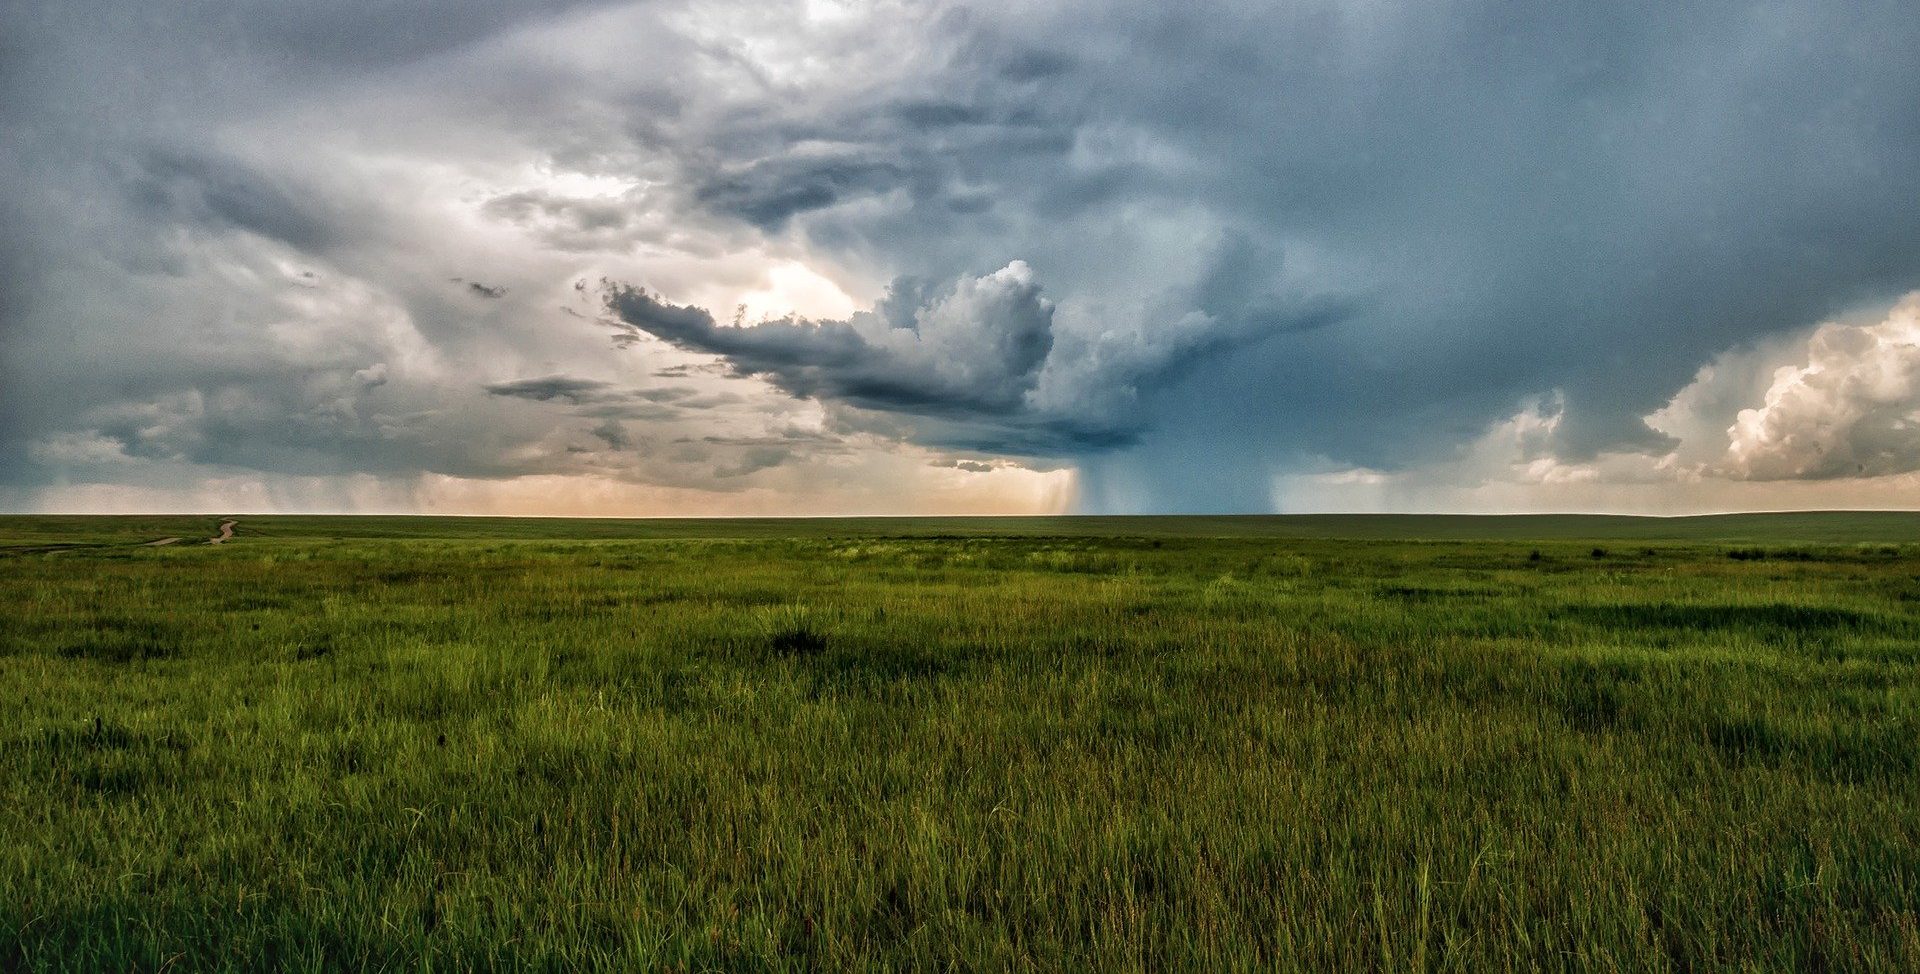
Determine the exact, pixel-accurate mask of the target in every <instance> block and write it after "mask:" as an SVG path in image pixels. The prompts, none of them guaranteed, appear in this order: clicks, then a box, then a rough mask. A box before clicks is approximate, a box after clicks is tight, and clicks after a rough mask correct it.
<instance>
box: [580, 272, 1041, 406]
mask: <svg viewBox="0 0 1920 974" xmlns="http://www.w3.org/2000/svg"><path fill="white" fill-rule="evenodd" d="M914 287H915V285H913V284H912V283H911V282H901V283H899V284H897V285H896V288H895V291H894V293H893V294H892V295H891V296H890V298H889V300H888V301H885V302H882V307H881V310H880V311H878V312H863V313H860V314H856V315H855V316H854V317H852V318H851V319H848V320H845V321H806V320H800V319H794V318H784V319H780V320H776V321H765V322H760V323H757V324H750V325H748V324H735V325H730V326H729V325H721V324H719V323H718V322H716V321H715V320H714V318H713V315H712V314H710V313H708V312H707V311H704V310H702V309H699V308H695V307H692V306H686V305H675V304H671V303H668V302H666V301H664V300H662V299H661V298H659V297H657V296H655V295H653V294H651V293H649V292H647V291H646V290H644V289H642V288H636V287H626V286H619V287H614V288H612V289H611V290H610V291H609V292H608V295H607V309H608V311H609V313H610V314H612V315H613V316H614V317H615V318H617V319H618V320H619V321H622V322H624V323H626V324H627V325H630V326H632V327H633V328H635V329H637V330H639V331H642V332H645V333H647V334H650V335H653V336H656V337H658V338H661V339H663V340H665V341H667V342H670V343H672V344H674V345H676V346H678V347H680V348H684V349H687V350H690V351H696V352H702V353H707V354H712V355H718V356H721V357H723V358H724V359H725V361H726V362H727V363H728V364H729V365H731V367H732V368H733V371H734V372H735V373H736V374H738V375H742V376H754V375H759V376H765V377H766V378H767V379H768V380H769V381H771V382H772V383H773V384H774V385H775V386H777V387H779V388H780V389H782V390H784V391H786V392H787V393H789V394H791V395H794V396H800V397H819V398H823V399H830V400H838V401H843V402H846V403H849V404H851V405H854V406H859V407H862V408H866V409H876V410H882V411H899V412H907V413H917V414H924V415H930V416H937V417H950V418H961V419H966V418H977V417H1009V416H1013V415H1015V414H1017V413H1019V412H1020V411H1021V410H1022V408H1023V407H1024V405H1025V404H1026V402H1027V399H1028V397H1029V395H1030V394H1031V393H1032V391H1033V390H1034V388H1035V386H1036V385H1037V384H1038V382H1039V375H1040V370H1041V368H1042V367H1043V366H1044V365H1045V364H1046V362H1047V355H1048V352H1049V351H1050V350H1051V349H1052V347H1053V341H1054V336H1053V314H1054V306H1053V302H1051V301H1049V300H1047V299H1046V298H1045V297H1043V296H1042V295H1041V291H1040V285H1039V284H1038V283H1037V282H1036V281H1035V280H1034V277H1033V272H1032V270H1031V269H1030V268H1028V267H1027V265H1026V264H1024V263H1022V262H1020V261H1014V262H1012V263H1010V264H1008V265H1007V266H1005V267H1003V268H1001V269H1000V270H998V271H994V272H993V273H991V274H986V275H982V276H979V277H963V278H961V279H959V280H958V281H955V282H954V283H953V284H952V285H951V286H950V287H948V288H946V289H944V290H942V291H940V292H939V293H937V294H934V295H932V296H931V297H930V298H929V299H928V300H927V301H926V303H924V304H920V305H919V306H918V307H915V308H912V309H911V310H910V311H906V310H904V309H903V308H902V307H901V298H902V297H903V296H904V295H906V294H907V293H908V292H910V291H911V290H912V289H913V288H914Z"/></svg>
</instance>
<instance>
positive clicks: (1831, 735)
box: [0, 514, 1920, 971]
mask: <svg viewBox="0 0 1920 974" xmlns="http://www.w3.org/2000/svg"><path fill="white" fill-rule="evenodd" d="M218 523H219V519H218V518H211V517H143V518H78V517H57V518H26V517H5V518H0V967H4V968H9V969H16V968H24V969H32V970H116V971H118V970H138V969H154V970H158V969H171V970H210V969H248V970H262V969H278V970H315V971H321V970H329V971H330V970H340V969H357V968H383V969H404V970H413V969H428V968H431V969H440V970H469V969H474V970H490V969H514V970H519V969H528V968H533V969H554V970H571V969H622V970H679V971H695V970H831V971H839V970H898V969H964V970H989V971H991V970H1005V969H1035V970H1080V969H1089V968H1099V969H1114V970H1142V971H1147V970H1151V971H1158V970H1171V969H1185V970H1208V971H1211V970H1241V969H1262V970H1271V969H1281V970H1306V971H1329V970H1383V971H1424V970H1456V971H1533V970H1636V971H1638V970H1655V971H1660V970H1676V971H1677V970H1755V971H1798V970H1834V971H1873V970H1885V971H1912V970H1920V515H1909V514H1824V515H1822V514H1815V515H1747V516H1729V517H1722V518H1697V519H1683V520H1672V519H1635V518H1586V517H1522V518H1424V517H1408V518H1391V517H1324V518H1035V519H996V520H974V519H924V520H893V519H861V520H808V521H605V520H600V521H570V520H478V519H411V518H254V517H247V518H242V519H241V521H240V525H239V528H238V533H237V535H236V536H235V538H234V539H233V540H232V541H231V542H229V543H227V544H225V545H221V546H209V545H204V544H197V543H193V542H196V541H198V540H202V539H205V538H207V537H209V536H210V535H212V534H213V533H214V532H215V529H216V527H217V525H218ZM161 537H182V538H184V539H186V540H185V541H183V542H181V543H179V544H175V545H172V546H169V547H161V548H150V547H144V546H142V544H143V542H146V541H151V540H154V539H157V538H161Z"/></svg>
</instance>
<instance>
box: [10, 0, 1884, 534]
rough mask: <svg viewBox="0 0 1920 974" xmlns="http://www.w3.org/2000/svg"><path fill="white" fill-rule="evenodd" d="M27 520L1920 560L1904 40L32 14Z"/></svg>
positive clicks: (1798, 22) (21, 45)
mask: <svg viewBox="0 0 1920 974" xmlns="http://www.w3.org/2000/svg"><path fill="white" fill-rule="evenodd" d="M0 11H3V13H0V17H3V18H4V22H3V23H0V28H4V29H0V92H4V95H5V97H4V98H0V126H4V132H5V136H6V137H5V138H4V139H0V506H4V507H7V508H12V509H34V510H40V509H60V510H78V509H129V508H167V507H171V508H182V507H191V508H206V509H220V510H243V509H244V510H255V509H325V510H337V509H351V510H458V511H476V512H492V511H515V512H529V513H533V512H547V513H631V514H659V513H676V512H684V513H748V512H752V513H781V512H792V513H835V512H854V511H876V512H900V513H904V512H918V511H978V512H986V511H1028V510H1058V509H1079V510H1088V511H1168V510H1176V511H1177V510H1190V511H1211V510H1250V511H1254V510H1272V509H1283V510H1305V509H1313V510H1334V509H1418V510H1428V509H1463V510H1513V509H1527V510H1541V509H1607V510H1633V511H1660V512H1672V511H1686V510H1716V509H1730V508H1755V507H1809V506H1811V507H1846V506H1912V505H1913V503H1914V499H1915V498H1916V497H1920V494H1916V493H1915V492H1914V491H1915V488H1916V487H1920V474H1916V471H1920V317H1917V316H1920V299H1916V298H1905V299H1903V295H1906V294H1908V293H1910V292H1914V291H1916V290H1920V233H1916V232H1915V230H1916V228H1917V227H1920V192H1916V191H1915V187H1916V186H1920V60H1917V59H1916V58H1915V57H1914V56H1913V52H1914V51H1915V50H1920V8H1916V7H1915V6H1914V5H1913V4H1912V3H1910V2H1905V0H1900V2H1872V0H1867V2H1860V3H1851V4H1831V3H1817V2H1781V3H1764V2H1763V3H1758V4H1755V3H1748V2H1742V3H1737V4H1736V3H1725V4H1722V3H1713V2H1703V3H1693V4H1682V5H1675V4H1665V3H1661V4H1655V3H1648V4H1634V3H1617V4H1606V5H1588V4H1555V5H1531V6H1529V5H1520V6H1516V5H1513V4H1503V3H1458V2H1422V3H1404V4H1402V3H1391V2H1385V3H1383V2H1364V3H1361V2H1346V3H1292V4H1267V3H1260V4H1251V3H1249V4H1195V5H1169V4H1153V3H1101V4H1075V3H1065V4H1044V5H1041V4H1016V3H1005V4H1000V3H980V4H969V5H958V4H941V3H905V2H879V3H863V4H840V3H834V2H830V0H814V2H804V3H791V4H782V3H766V2H754V3H719V2H651V3H611V2H609V3H589V2H581V3H564V2H552V3H501V2H491V0H486V2H462V3H457V4H456V3H451V2H444V3H443V2H418V3H413V4H392V3H386V2H374V0H349V2H343V3H332V4H324V5H313V4H293V3H269V2H264V0H254V2H235V3H228V4H204V3H189V2H185V0H146V2H142V3H138V4H135V3H130V2H126V3H122V2H120V0H96V2H89V3H85V4H80V3H63V2H58V0H55V2H38V3H23V2H9V3H5V4H4V5H0Z"/></svg>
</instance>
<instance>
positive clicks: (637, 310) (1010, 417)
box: [606, 243, 1351, 454]
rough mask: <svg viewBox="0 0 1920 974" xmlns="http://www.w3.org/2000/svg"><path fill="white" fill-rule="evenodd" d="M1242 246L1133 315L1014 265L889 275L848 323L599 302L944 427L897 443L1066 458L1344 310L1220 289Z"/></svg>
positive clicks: (652, 326) (739, 360)
mask: <svg viewBox="0 0 1920 974" xmlns="http://www.w3.org/2000/svg"><path fill="white" fill-rule="evenodd" d="M1244 250H1245V247H1244V245H1243V244H1241V243H1235V244H1233V245H1232V246H1230V247H1229V248H1228V249H1227V250H1226V252H1225V253H1224V256H1223V257H1222V258H1221V259H1219V260H1217V261H1216V262H1215V264H1214V266H1213V267H1212V269H1211V271H1210V274H1209V277H1208V279H1207V280H1205V281H1203V282H1201V284H1199V285H1197V286H1196V287H1194V288H1189V289H1181V290H1176V291H1173V292H1171V293H1169V294H1164V295H1161V296H1159V297H1157V298H1156V299H1155V300H1153V301H1152V302H1149V303H1146V304H1144V305H1142V306H1137V307H1132V308H1122V309H1106V308H1098V307H1093V306H1084V305H1083V306H1077V307H1075V308H1074V309H1072V310H1071V311H1070V312H1069V315H1068V317H1067V318H1066V319H1065V320H1062V319H1061V318H1060V317H1059V316H1058V313H1057V309H1056V307H1055V305H1054V303H1053V302H1052V301H1050V300H1048V299H1047V298H1045V297H1044V296H1042V294H1041V288H1040V285H1039V283H1038V282H1037V281H1036V280H1035V279H1034V274H1033V271H1032V269H1031V268H1030V267H1028V266H1027V265H1026V263H1025V262H1023V261H1017V260H1016V261H1013V262H1011V263H1009V264H1007V265H1006V266H1005V267H1003V268H1001V269H1000V270H998V271H995V272H993V273H991V274H986V275H981V276H963V277H961V278H959V279H958V280H956V281H954V282H952V283H951V284H949V285H946V286H944V287H935V286H933V285H931V284H929V282H926V281H924V280H916V279H912V278H901V279H898V280H896V281H895V282H894V284H893V285H892V287H891V288H890V289H889V290H888V293H887V294H886V296H885V297H884V298H882V299H881V300H880V301H879V302H878V304H877V305H876V306H875V307H874V309H873V310H871V311H865V312H860V313H857V314H855V315H854V316H852V317H851V318H848V319H846V320H827V321H809V320H804V319H797V318H793V317H787V318H782V319H778V320H773V321H763V322H759V323H756V324H745V323H742V322H735V323H734V324H733V325H722V324H720V323H718V322H717V321H715V320H714V317H713V315H712V314H711V313H710V312H707V311H705V310H703V309H700V308H696V307H692V306H689V305H675V304H672V303H670V302H668V301H666V300H664V299H662V298H661V297H659V296H658V295H655V294H652V293H650V292H648V291H646V290H645V289H643V288H638V287H632V286H615V287H612V288H611V289H610V290H609V291H608V294H607V299H606V300H607V309H608V313H609V314H610V315H611V316H612V317H613V318H614V319H615V320H617V321H620V322H623V323H625V324H626V325H628V326H630V327H632V328H634V329H635V330H637V331H639V332H643V333H645V334H649V335H652V336H655V337H657V338H660V339H662V340H664V341H667V342H669V343H671V344H673V345H675V346H677V347H679V348H683V349H687V350H690V351H695V352H701V353H706V354H711V355H717V356H720V357H721V358H722V360H724V361H725V362H726V363H728V365H729V366H730V367H731V369H732V371H733V372H734V374H736V375H740V376H763V377H765V378H767V379H768V380H769V381H770V382H772V383H773V385H775V386H776V387H778V388H779V389H781V390H783V391H785V392H787V393H788V394H790V395H793V396H797V397H803V398H817V399H821V400H825V401H829V402H833V403H839V404H845V405H849V406H853V407H857V408H858V409H861V410H868V411H874V412H880V413H900V414H909V415H917V416H926V417H932V418H934V419H937V420H943V421H948V423H947V424H946V425H936V426H934V427H931V428H927V429H922V430H919V431H918V432H917V433H908V434H906V435H913V436H917V437H918V438H920V439H923V440H925V441H928V442H933V443H939V444H943V445H960V446H965V447H967V448H970V449H980V450H988V451H998V452H1007V453H1039V454H1049V453H1051V454H1059V453H1068V454H1072V453H1084V452H1087V451H1098V450H1107V449H1113V448H1116V447H1120V446H1124V445H1126V444H1128V443H1130V442H1132V441H1133V439H1134V437H1135V436H1136V435H1137V434H1138V433H1139V432H1140V431H1141V429H1142V428H1143V427H1144V425H1145V423H1146V421H1147V420H1146V417H1145V416H1143V415H1142V414H1141V412H1140V411H1139V409H1138V408H1137V407H1138V406H1139V397H1140V395H1141V393H1142V392H1143V391H1146V390H1150V389H1152V388H1153V387H1155V386H1156V385H1158V384H1160V383H1163V382H1165V381H1166V380H1167V379H1168V378H1169V377H1170V376H1172V375H1174V374H1176V373H1177V372H1178V371H1179V370H1180V369H1181V368H1183V367H1184V366H1186V365H1188V364H1191V363H1193V362H1195V361H1197V360H1199V359H1200V358H1202V357H1204V356H1205V355H1206V354H1208V353H1210V352H1213V351H1216V350H1219V349H1223V348H1228V347H1232V346H1234V345H1245V344H1249V343H1252V342H1255V341H1258V340H1259V339H1261V338H1264V337H1270V336H1272V335H1275V334H1281V333H1285V332H1289V331H1305V330H1312V329H1315V328H1319V327H1323V326H1325V325H1328V324H1332V323H1334V322H1337V321H1339V320H1341V319H1342V318H1344V317H1346V316H1347V315H1348V314H1350V313H1351V306H1350V303H1349V302H1346V301H1337V300H1327V299H1319V300H1311V301H1309V300H1300V299H1297V298H1287V297H1283V296H1280V295H1277V294H1274V293H1269V292H1268V291H1266V290H1264V289H1261V288H1259V287H1257V286H1251V285H1249V284H1248V283H1246V282H1244V281H1235V282H1233V283H1231V284H1226V285H1223V284H1221V281H1222V280H1224V279H1226V278H1229V277H1247V276H1253V275H1249V274H1248V273H1247V269H1246V268H1243V267H1240V266H1237V265H1238V264H1241V263H1244V262H1245V260H1246V255H1245V253H1243V251H1244ZM1273 263H1274V265H1276V266H1277V263H1278V261H1277V258H1273ZM1193 290H1198V291H1200V292H1201V293H1200V294H1199V295H1197V296H1196V295H1193V294H1192V293H1190V292H1191V291H1193ZM1194 302H1198V303H1201V304H1202V305H1203V307H1201V308H1191V307H1190V304H1191V303H1194ZM1209 308H1211V309H1212V310H1211V311H1210V310H1209ZM1183 309H1186V310H1183Z"/></svg>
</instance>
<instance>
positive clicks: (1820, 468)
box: [1719, 293, 1920, 480]
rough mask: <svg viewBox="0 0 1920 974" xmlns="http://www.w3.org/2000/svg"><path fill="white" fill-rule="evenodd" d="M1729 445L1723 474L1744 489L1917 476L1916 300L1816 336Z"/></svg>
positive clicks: (1919, 296) (1919, 335) (1776, 376)
mask: <svg viewBox="0 0 1920 974" xmlns="http://www.w3.org/2000/svg"><path fill="white" fill-rule="evenodd" d="M1727 436H1728V441H1729V442H1728V445H1727V452H1726V456H1725V458H1724V460H1723V461H1722V462H1721V464H1720V465H1719V469H1720V470H1722V471H1724V472H1725V473H1726V474H1727V475H1728V476H1732V477H1738V478H1741V479H1747V480H1795V479H1804V480H1818V479H1827V478H1833V477H1871V476H1878V475H1882V474H1892V473H1905V472H1908V471H1913V470H1920V293H1915V294H1911V295H1908V296H1907V298H1906V299H1905V300H1903V301H1901V302H1900V304H1898V305H1897V306H1895V307H1894V309H1893V310H1892V312H1891V313H1889V314H1888V316H1887V318H1886V320H1884V321H1881V322H1879V323H1877V324H1871V325H1846V324H1839V323H1830V324H1825V325H1822V326H1820V328H1819V329H1817V330H1816V331H1815V332H1814V333H1813V336H1812V337H1811V338H1809V339H1808V340H1807V343H1806V346H1805V348H1804V360H1803V361H1800V362H1798V363H1794V364H1788V365H1783V366H1781V367H1780V368H1778V369H1777V370H1775V371H1774V373H1773V381H1772V383H1771V384H1770V385H1768V387H1767V390H1766V393H1765V396H1764V398H1763V400H1762V401H1761V403H1760V404H1759V405H1757V406H1754V407H1753V408H1750V409H1743V410H1741V411H1740V414H1739V416H1738V418H1737V419H1736V420H1735V421H1734V424H1733V426H1732V427H1731V428H1730V429H1728V430H1727Z"/></svg>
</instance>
